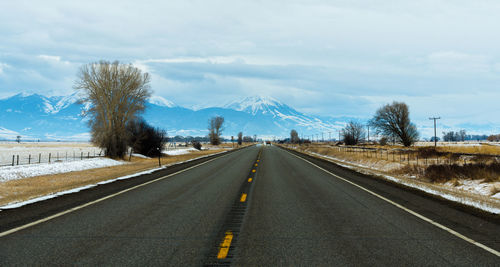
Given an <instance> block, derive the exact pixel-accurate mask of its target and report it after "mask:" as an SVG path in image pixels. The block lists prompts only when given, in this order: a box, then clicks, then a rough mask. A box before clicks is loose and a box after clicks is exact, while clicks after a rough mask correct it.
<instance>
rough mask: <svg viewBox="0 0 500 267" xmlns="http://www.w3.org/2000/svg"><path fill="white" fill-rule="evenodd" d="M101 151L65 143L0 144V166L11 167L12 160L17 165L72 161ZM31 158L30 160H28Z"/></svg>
mask: <svg viewBox="0 0 500 267" xmlns="http://www.w3.org/2000/svg"><path fill="white" fill-rule="evenodd" d="M99 153H102V152H101V149H100V148H98V147H94V146H92V145H91V144H90V143H66V142H40V143H38V142H37V143H22V142H21V143H19V144H18V143H15V142H0V166H5V165H12V158H13V157H14V163H15V164H16V165H17V157H18V156H19V164H20V165H21V164H28V163H29V162H30V163H38V162H39V161H40V162H41V163H46V162H48V161H49V154H50V158H51V159H50V161H51V162H54V161H73V160H80V159H81V158H82V157H83V158H86V157H88V156H90V157H93V156H97V155H99ZM30 158H31V159H30Z"/></svg>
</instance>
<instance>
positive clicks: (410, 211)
mask: <svg viewBox="0 0 500 267" xmlns="http://www.w3.org/2000/svg"><path fill="white" fill-rule="evenodd" d="M285 151H286V152H287V153H289V154H291V155H293V156H295V157H297V158H299V159H301V160H303V161H305V162H307V163H309V164H311V165H313V166H314V167H316V168H318V169H320V170H322V171H324V172H326V173H328V174H330V175H331V176H333V177H335V178H337V179H340V180H342V181H344V182H347V183H349V184H351V185H353V186H355V187H357V188H359V189H361V190H363V191H365V192H367V193H370V194H372V195H374V196H376V197H378V198H380V199H382V200H384V201H386V202H388V203H390V204H392V205H394V206H396V207H398V208H400V209H402V210H404V211H406V212H408V213H410V214H411V215H413V216H415V217H417V218H419V219H421V220H424V221H426V222H428V223H430V224H432V225H434V226H436V227H438V228H440V229H442V230H445V231H447V232H448V233H450V234H452V235H454V236H456V237H458V238H460V239H462V240H465V241H467V242H469V243H471V244H473V245H475V246H477V247H479V248H482V249H484V250H486V251H488V252H490V253H492V254H493V255H495V256H497V257H500V252H498V251H496V250H494V249H492V248H490V247H488V246H486V245H483V244H481V243H479V242H477V241H475V240H473V239H471V238H468V237H466V236H464V235H462V234H460V233H458V232H456V231H454V230H452V229H450V228H448V227H446V226H444V225H442V224H440V223H437V222H435V221H433V220H431V219H429V218H427V217H425V216H424V215H421V214H419V213H416V212H414V211H412V210H410V209H408V208H406V207H404V206H402V205H400V204H398V203H396V202H394V201H392V200H389V199H387V198H385V197H383V196H381V195H379V194H377V193H375V192H373V191H371V190H369V189H366V188H364V187H362V186H360V185H358V184H356V183H354V182H351V181H349V180H347V179H345V178H342V177H340V176H338V175H336V174H334V173H332V172H330V171H328V170H325V169H323V168H321V167H320V166H318V165H316V164H314V163H312V162H310V161H309V160H307V159H304V158H302V157H299V156H297V155H295V154H293V153H291V152H289V151H287V150H285Z"/></svg>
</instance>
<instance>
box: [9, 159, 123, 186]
mask: <svg viewBox="0 0 500 267" xmlns="http://www.w3.org/2000/svg"><path fill="white" fill-rule="evenodd" d="M121 164H124V162H123V161H117V160H112V159H108V158H93V159H84V160H78V161H66V162H56V163H42V164H33V165H19V166H6V167H0V182H6V181H9V180H16V179H23V178H28V177H34V176H40V175H49V174H58V173H65V172H72V171H82V170H88V169H94V168H102V167H109V166H116V165H121Z"/></svg>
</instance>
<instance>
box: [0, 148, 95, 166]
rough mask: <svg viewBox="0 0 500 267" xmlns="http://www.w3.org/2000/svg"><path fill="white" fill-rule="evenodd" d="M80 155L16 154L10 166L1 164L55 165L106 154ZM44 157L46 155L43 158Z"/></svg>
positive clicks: (0, 164) (93, 152)
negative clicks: (55, 163)
mask: <svg viewBox="0 0 500 267" xmlns="http://www.w3.org/2000/svg"><path fill="white" fill-rule="evenodd" d="M79 152H80V153H75V151H72V153H68V152H67V151H66V152H61V153H59V152H55V153H53V152H49V153H38V154H37V153H35V154H28V156H24V157H20V156H19V154H14V155H12V161H11V162H9V163H8V164H7V163H6V162H0V167H5V166H17V165H30V164H41V163H54V162H63V161H76V160H84V159H90V158H99V157H103V156H104V154H103V152H102V150H101V151H99V153H96V151H95V150H94V151H92V153H91V152H90V151H86V152H83V151H79ZM42 155H45V157H43V156H42Z"/></svg>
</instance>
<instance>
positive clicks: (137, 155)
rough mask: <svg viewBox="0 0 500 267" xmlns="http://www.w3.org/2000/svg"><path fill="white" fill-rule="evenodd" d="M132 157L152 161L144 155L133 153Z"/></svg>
mask: <svg viewBox="0 0 500 267" xmlns="http://www.w3.org/2000/svg"><path fill="white" fill-rule="evenodd" d="M132 156H134V157H137V158H142V159H150V157H148V156H144V155H143V154H138V153H132Z"/></svg>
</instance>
